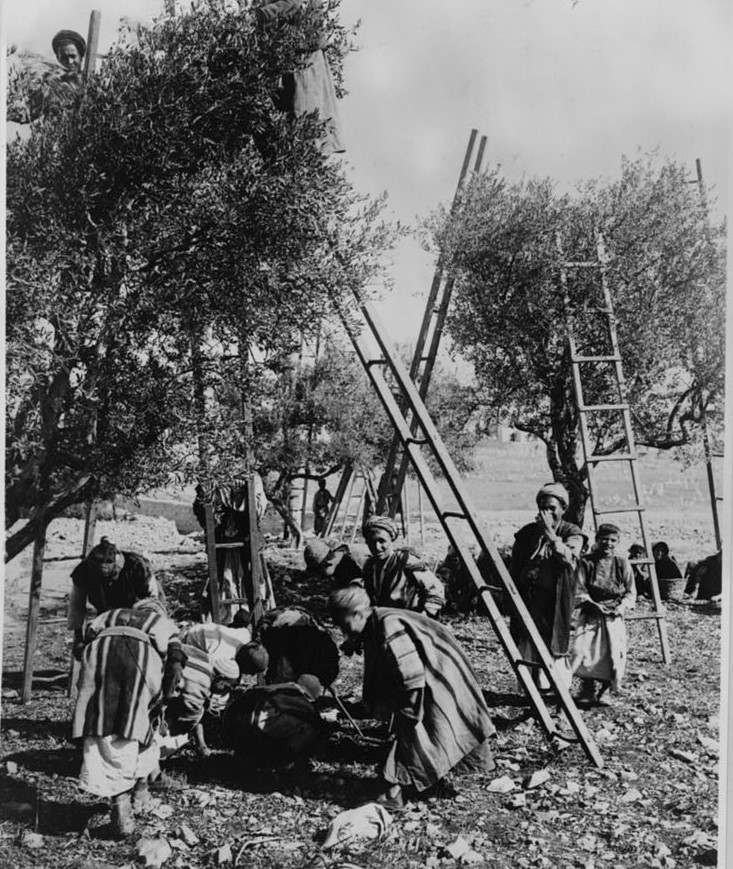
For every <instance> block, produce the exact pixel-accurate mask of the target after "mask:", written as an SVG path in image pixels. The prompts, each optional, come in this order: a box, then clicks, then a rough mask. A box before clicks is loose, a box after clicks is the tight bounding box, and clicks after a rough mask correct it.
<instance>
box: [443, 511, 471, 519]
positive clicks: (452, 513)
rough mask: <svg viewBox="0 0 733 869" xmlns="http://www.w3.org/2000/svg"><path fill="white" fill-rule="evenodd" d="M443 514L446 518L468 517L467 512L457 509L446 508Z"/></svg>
mask: <svg viewBox="0 0 733 869" xmlns="http://www.w3.org/2000/svg"><path fill="white" fill-rule="evenodd" d="M441 516H442V517H443V518H444V519H467V518H468V517H467V516H466V514H465V513H463V512H459V511H457V510H444V511H443V512H442V513H441Z"/></svg>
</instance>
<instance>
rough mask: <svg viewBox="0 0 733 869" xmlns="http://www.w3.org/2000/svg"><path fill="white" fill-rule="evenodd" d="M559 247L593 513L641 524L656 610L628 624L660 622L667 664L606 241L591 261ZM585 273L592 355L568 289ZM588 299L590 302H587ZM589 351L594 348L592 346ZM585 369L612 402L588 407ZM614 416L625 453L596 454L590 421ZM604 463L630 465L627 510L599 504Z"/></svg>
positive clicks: (644, 560)
mask: <svg viewBox="0 0 733 869" xmlns="http://www.w3.org/2000/svg"><path fill="white" fill-rule="evenodd" d="M557 248H558V253H559V255H560V285H561V288H562V291H563V304H564V306H565V316H566V324H567V334H568V345H569V350H570V363H571V366H572V372H573V388H574V391H575V400H576V404H577V408H578V415H579V418H580V439H581V443H582V446H583V458H584V461H585V467H586V469H587V474H588V491H589V493H590V501H591V505H592V510H593V524H594V527H595V528H596V529H597V528H598V518H599V516H600V517H602V516H607V515H613V514H620V513H631V514H633V515H635V516H636V518H637V521H638V527H639V532H640V534H641V541H642V546H643V548H644V557H643V558H639V559H631V563H632V564H644V565H646V566H647V569H648V571H649V580H650V583H649V584H650V587H651V591H652V599H653V602H654V612H652V613H649V614H637V615H629V616H626V619H627V621H632V620H639V619H656V621H657V629H658V631H659V641H660V644H661V648H662V661H663V662H664V663H665V664H667V663H669V661H670V650H669V640H668V638H667V625H666V612H665V609H664V606H663V604H662V600H661V596H660V594H659V582H658V580H657V572H656V569H655V566H654V559H653V558H652V557H651V550H650V547H649V543H648V540H647V531H646V523H645V521H644V506H643V505H642V504H641V501H640V498H639V494H640V489H641V487H640V482H639V471H638V469H637V466H636V463H637V460H638V455H637V453H636V446H635V442H634V431H633V425H632V421H631V409H630V406H629V399H628V389H627V385H626V379H625V377H624V371H623V365H622V362H621V349H620V345H619V340H618V332H617V330H616V317H615V315H614V311H613V299H612V297H611V290H610V287H609V282H608V277H607V273H606V263H607V262H608V259H607V254H606V250H605V246H604V243H603V237H602V236H601V234H600V233H599V232H596V234H595V249H596V259H595V260H589V261H578V262H569V261H565V259H564V254H563V246H562V239H561V238H560V237H559V236H558V237H557ZM581 269H590V270H593V271H595V272H596V273H597V274H598V279H599V280H598V283H599V290H600V292H599V294H598V295H599V299H598V300H597V302H596V304H594V305H592V306H589V307H590V309H591V310H593V311H594V312H595V313H597V314H599V315H600V316H601V317H603V318H604V323H605V329H603V331H604V332H605V333H606V334H605V338H604V339H603V344H602V346H600V347H598V346H596V347H595V348H592V350H591V352H579V349H578V336H577V325H578V323H577V318H576V317H575V316H574V314H575V312H574V308H573V304H572V301H571V295H570V287H569V282H568V270H573V271H578V270H581ZM586 301H587V299H586ZM589 349H591V348H589ZM586 366H593V369H594V370H595V371H596V372H598V371H606V372H607V373H610V378H611V380H612V382H613V387H614V389H615V390H616V392H617V396H616V397H614V396H611V397H610V400H608V401H599V402H598V403H595V404H587V403H586V394H585V389H584V384H585V383H586V382H587V376H586V377H584V369H585V371H587V370H588V369H587V367H586ZM599 413H602V414H606V415H607V414H613V413H617V414H618V413H620V414H621V416H622V423H623V433H624V440H625V442H626V451H625V452H620V453H619V452H615V453H611V454H609V455H596V454H595V453H594V448H593V446H592V442H591V436H590V430H589V425H588V420H589V417H590V416H591V415H593V414H599ZM605 462H624V463H626V464H627V465H628V469H629V473H630V477H631V485H632V492H633V503H632V504H631V505H629V506H626V507H607V506H601V504H600V502H599V485H598V484H599V481H598V480H597V479H596V477H595V473H596V471H597V468H596V465H598V464H601V463H605Z"/></svg>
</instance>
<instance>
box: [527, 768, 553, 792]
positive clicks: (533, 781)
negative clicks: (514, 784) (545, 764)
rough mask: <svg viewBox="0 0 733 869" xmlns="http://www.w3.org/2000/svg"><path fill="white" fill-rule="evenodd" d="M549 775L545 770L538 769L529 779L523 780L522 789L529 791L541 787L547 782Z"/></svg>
mask: <svg viewBox="0 0 733 869" xmlns="http://www.w3.org/2000/svg"><path fill="white" fill-rule="evenodd" d="M550 778H551V775H550V773H549V771H548V770H546V769H538V770H537V772H534V773H532V775H531V776H529V778H527V779H525V781H524V787H525V788H526V789H527V790H531V789H532V788H538V787H540V785H543V784H544V783H545V782H547V781H549V780H550Z"/></svg>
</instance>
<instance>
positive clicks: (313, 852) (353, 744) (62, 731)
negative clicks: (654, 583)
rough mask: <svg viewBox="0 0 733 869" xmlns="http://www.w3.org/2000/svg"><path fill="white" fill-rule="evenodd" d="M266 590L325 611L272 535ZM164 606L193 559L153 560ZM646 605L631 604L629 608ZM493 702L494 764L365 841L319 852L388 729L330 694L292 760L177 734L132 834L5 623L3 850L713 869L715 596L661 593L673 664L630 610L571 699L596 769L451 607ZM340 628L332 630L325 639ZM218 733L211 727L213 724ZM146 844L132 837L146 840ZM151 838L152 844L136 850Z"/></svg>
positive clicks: (359, 793) (123, 859)
mask: <svg viewBox="0 0 733 869" xmlns="http://www.w3.org/2000/svg"><path fill="white" fill-rule="evenodd" d="M267 554H268V560H269V562H270V564H271V567H272V574H273V577H274V584H275V589H276V595H277V599H278V603H280V604H283V603H298V604H302V605H306V606H309V607H310V608H311V609H313V610H314V611H315V612H317V613H321V614H323V613H324V604H325V599H326V594H327V591H328V589H327V588H326V587H325V586H324V585H322V584H319V583H316V582H314V581H313V580H312V579H310V578H307V577H306V576H305V574H304V573H303V572H302V558H301V556H300V554H299V553H297V552H294V551H292V550H286V549H277V548H275V547H271V548H269V549H268V553H267ZM160 573H161V575H162V578H163V582H164V585H165V587H166V591H167V593H168V596H169V599H170V600H171V601H172V602H173V604H174V615H175V616H176V617H177V618H179V619H184V618H192V619H195V618H197V616H198V613H199V607H200V594H199V590H200V588H201V585H202V581H203V577H204V574H205V568H204V564H203V561H202V556H199V557H198V558H192V557H188V558H185V559H182V564H180V565H179V566H177V567H172V568H170V569H166V570H162V571H160ZM648 610H649V604H648V603H646V602H641V603H640V605H639V607H638V609H637V612H642V613H643V612H645V611H648ZM447 621H448V622H449V623H450V624H451V627H452V628H453V630H454V632H455V634H456V636H457V637H458V639H459V641H460V642H461V644H462V645H463V646H464V648H465V649H466V650H467V652H468V654H469V656H470V658H471V660H472V661H473V663H474V665H475V667H476V670H477V672H478V674H479V676H480V680H481V683H482V686H483V688H484V689H485V692H486V697H487V701H488V703H489V706H490V707H491V709H492V712H493V714H494V719H495V723H496V725H497V729H498V735H497V737H496V739H495V740H494V753H495V757H496V761H497V768H496V770H495V771H494V772H493V773H491V774H486V775H475V776H472V777H463V778H460V779H456V780H449V781H448V782H447V783H446V786H445V787H444V788H443V792H442V793H439V794H438V795H437V796H433V797H431V798H430V799H428V800H425V801H417V802H412V803H409V804H408V806H407V810H406V811H404V812H402V813H400V814H397V815H394V817H393V823H392V824H391V825H390V826H389V827H388V829H387V830H386V832H385V834H384V835H383V836H382V837H381V839H379V840H378V841H374V840H371V841H368V842H361V843H358V842H357V843H352V845H351V846H338V847H336V848H329V849H324V848H322V844H323V837H324V833H325V830H326V828H327V826H328V824H329V822H330V821H331V820H332V819H333V818H334V817H335V816H336V815H337V814H338V813H339V812H341V811H343V810H344V809H348V808H352V807H355V806H358V805H360V804H363V803H365V802H367V801H369V800H371V799H372V798H373V797H374V796H375V793H376V787H377V780H376V767H377V763H378V761H379V758H380V755H381V753H382V752H383V743H382V739H383V736H384V732H383V729H381V727H380V725H379V724H378V723H377V722H373V721H362V722H360V726H361V728H362V732H363V734H364V736H363V738H362V736H360V735H359V734H358V733H357V732H356V730H355V729H354V727H353V726H352V724H351V723H350V722H349V721H347V720H346V719H345V718H344V717H343V716H342V715H340V714H338V713H337V710H336V708H335V704H334V702H333V701H332V700H329V701H327V702H326V704H325V706H326V709H325V712H326V717H327V718H328V719H331V720H330V723H329V734H328V737H327V738H326V739H324V742H323V744H322V745H321V747H320V748H319V750H318V752H317V753H316V755H315V757H314V758H313V759H312V760H311V761H310V763H309V765H308V767H307V768H305V769H285V770H280V771H275V772H268V773H262V772H256V771H253V770H251V769H248V768H246V767H244V766H243V765H242V764H241V763H240V762H238V761H237V760H236V759H235V758H233V756H232V755H231V754H229V753H227V752H225V751H223V750H221V749H217V750H215V751H214V753H213V754H212V756H211V757H209V758H207V759H202V758H199V757H197V756H196V755H195V754H194V753H193V752H192V751H191V750H190V749H188V748H185V749H183V750H182V751H181V752H180V753H179V754H178V755H176V756H174V757H172V758H170V759H169V760H168V761H167V763H166V771H167V777H168V782H167V786H166V787H165V788H164V789H161V790H159V791H156V793H155V798H156V799H155V802H154V804H153V809H152V811H151V812H150V813H148V814H146V815H143V816H141V817H139V818H138V831H137V833H136V834H135V836H133V837H132V838H131V839H130V840H128V841H123V842H119V841H114V840H112V839H111V838H110V837H109V829H108V823H109V813H108V805H107V804H106V802H103V801H99V800H98V799H96V798H93V797H90V796H89V795H85V794H83V793H82V792H80V791H78V790H77V786H76V781H77V779H76V777H77V775H78V772H79V768H80V762H81V759H80V750H79V748H78V747H77V746H75V745H74V744H72V742H71V741H70V740H69V733H70V720H71V714H72V701H71V700H70V699H68V698H67V696H66V687H65V684H64V682H63V680H60V681H57V682H37V683H36V684H35V686H34V694H33V699H32V701H31V702H30V703H27V704H21V703H20V701H19V690H18V689H19V687H20V679H19V673H20V669H21V665H22V655H23V639H24V636H23V631H22V630H9V631H7V632H6V640H5V649H4V655H5V657H4V679H3V692H2V693H3V702H2V707H3V720H2V761H1V764H0V861H1V862H2V865H5V866H13V867H16V869H26V867H28V869H30V867H34V869H35V867H49V869H62V867H63V869H66V867H69V869H70V867H84V869H109V867H118V866H132V865H133V864H135V863H140V862H143V863H145V862H147V865H159V864H160V862H161V861H162V862H163V865H165V866H166V867H171V869H173V867H175V869H198V867H210V866H224V867H233V866H241V867H253V869H260V867H261V869H265V867H267V869H269V867H282V869H286V867H287V869H291V867H292V869H295V867H306V866H308V867H334V869H337V867H341V869H347V867H382V866H390V867H395V869H397V867H399V869H402V867H414V869H418V867H439V866H440V867H442V866H445V867H454V866H456V867H457V866H461V865H476V866H490V867H497V869H509V867H522V869H530V867H541V869H571V867H573V869H575V867H581V869H601V867H608V869H612V867H645V869H646V867H669V869H674V867H677V869H683V867H693V866H699V865H715V863H716V839H717V826H716V819H717V798H718V733H719V720H718V711H719V656H720V610H719V608H718V607H716V606H715V605H712V604H704V603H699V604H698V603H696V604H686V605H683V604H673V603H672V604H670V605H669V619H668V632H669V638H670V645H671V651H672V662H671V663H670V664H669V665H667V666H662V664H661V655H660V642H659V636H658V634H657V628H656V622H655V621H654V620H640V621H635V622H634V623H633V624H631V625H630V628H629V633H630V653H629V659H630V665H629V671H628V675H627V680H626V683H625V687H624V690H623V693H622V694H621V695H619V696H618V698H617V699H616V700H615V702H614V704H613V706H612V707H610V708H602V707H598V708H594V709H591V710H588V711H587V712H584V713H583V715H584V716H585V720H586V722H587V724H588V727H589V728H590V730H591V732H592V733H593V735H594V737H595V739H596V741H597V743H598V745H599V747H600V750H601V752H602V755H603V758H604V767H603V769H596V768H595V767H594V766H593V765H592V764H591V762H590V761H589V760H588V759H587V758H586V756H585V755H584V753H583V752H582V750H581V749H580V748H579V747H578V746H577V745H571V746H570V747H568V748H566V749H564V750H562V751H560V752H557V751H556V750H554V749H553V748H552V747H551V746H550V744H549V743H548V742H547V740H546V739H545V737H544V735H543V733H542V731H541V729H540V727H539V726H538V725H537V724H536V723H535V721H534V719H533V717H532V715H531V714H530V709H529V708H528V706H527V705H526V703H525V701H524V699H523V697H522V696H521V695H520V693H519V692H518V690H517V687H516V681H515V679H514V677H513V674H512V672H511V668H510V666H509V665H508V663H507V662H506V660H505V659H504V656H503V654H502V652H501V649H500V647H499V644H498V641H497V640H496V638H495V636H494V634H493V632H492V630H491V627H490V625H489V623H488V621H487V620H486V619H484V618H481V617H479V616H458V615H454V616H449V617H447ZM334 635H335V636H336V633H335V634H334ZM67 662H68V637H67V632H66V630H65V627H64V625H63V623H61V622H56V623H54V622H51V623H50V624H49V625H48V626H46V628H45V631H44V632H43V633H42V638H41V647H40V649H39V653H38V658H37V663H36V672H37V673H41V674H42V673H43V672H44V670H48V671H51V670H54V669H56V670H58V669H59V668H63V667H64V666H65V665H66V663H67ZM360 668H361V661H360V659H359V658H358V657H354V658H350V659H349V658H344V659H343V665H342V673H341V675H340V677H339V681H338V683H337V685H336V688H337V690H338V692H339V694H340V695H342V696H343V697H346V698H356V697H358V693H359V684H360V676H361V670H360ZM211 741H212V745H216V733H215V722H214V727H213V728H212V730H211ZM142 840H147V845H145V844H144V843H143V845H141V844H140V843H141V841H142ZM146 847H147V849H148V856H147V857H145V856H144V855H141V854H140V851H141V850H143V851H144V850H145V848H146Z"/></svg>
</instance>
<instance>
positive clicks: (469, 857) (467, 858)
mask: <svg viewBox="0 0 733 869" xmlns="http://www.w3.org/2000/svg"><path fill="white" fill-rule="evenodd" d="M458 862H459V863H460V864H461V866H476V865H477V864H479V863H483V862H484V858H483V857H482V856H481V854H478V853H477V852H476V851H467V852H466V853H465V854H464V855H463V856H462V857H461V858H460V860H459V861H458Z"/></svg>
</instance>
